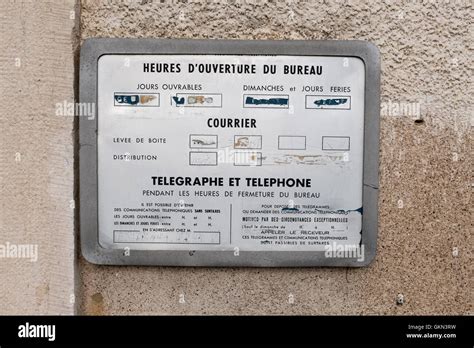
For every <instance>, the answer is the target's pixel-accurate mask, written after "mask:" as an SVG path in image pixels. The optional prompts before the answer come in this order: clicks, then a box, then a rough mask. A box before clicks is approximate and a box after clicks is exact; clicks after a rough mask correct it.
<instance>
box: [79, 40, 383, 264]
mask: <svg viewBox="0 0 474 348" xmlns="http://www.w3.org/2000/svg"><path fill="white" fill-rule="evenodd" d="M206 43H207V42H206ZM287 44H288V43H287ZM119 46H120V45H119ZM211 46H212V45H211ZM224 46H225V44H224ZM290 46H291V43H290ZM99 47H100V46H99ZM257 48H258V47H257ZM186 49H188V50H186ZM183 50H184V51H182V52H162V51H161V50H158V51H159V52H152V53H150V52H149V51H147V52H146V53H140V52H128V54H127V53H126V52H123V53H122V52H121V54H117V53H115V52H106V53H105V54H101V55H100V56H99V55H97V57H96V60H94V64H96V65H95V66H96V69H95V74H96V75H95V78H96V88H97V90H96V103H97V109H96V110H97V118H96V121H95V122H96V124H95V128H96V131H97V132H96V148H95V149H94V150H95V154H96V163H97V167H96V173H97V174H96V185H97V187H96V190H95V192H96V193H97V197H96V199H97V202H96V204H95V209H96V210H97V230H96V237H95V241H94V243H96V244H97V246H95V249H94V250H96V251H98V253H96V254H95V255H96V256H97V255H99V256H97V257H91V256H90V253H87V252H85V254H89V255H88V256H89V257H88V258H89V259H93V260H92V261H95V262H98V263H132V264H136V263H138V264H173V265H174V264H177V265H180V264H181V265H188V264H189V265H257V266H266V265H268V266H277V265H283V266H298V265H301V266H311V265H354V266H357V265H364V264H367V263H368V261H369V260H367V257H368V256H372V255H370V254H373V251H374V250H373V251H372V250H371V251H367V250H364V249H365V248H366V247H367V244H370V245H369V246H368V247H369V248H371V249H372V248H374V245H375V241H373V243H372V241H371V242H370V243H367V241H366V240H364V238H363V235H364V231H363V230H364V226H363V225H364V223H363V218H364V214H365V213H366V209H367V207H364V187H365V186H367V187H372V188H373V189H374V188H375V189H376V185H377V183H375V184H372V185H364V165H367V163H364V153H365V152H364V145H366V144H367V142H366V141H364V140H366V139H365V137H367V134H366V133H367V124H366V117H367V112H368V111H367V110H368V107H367V98H366V94H367V90H368V88H367V84H368V83H374V82H373V81H368V78H367V77H368V74H367V68H368V67H367V57H366V56H360V55H359V56H355V55H350V54H345V55H334V54H327V53H326V54H324V52H323V54H317V55H316V54H313V55H307V54H302V55H295V54H285V53H281V54H269V52H262V54H249V55H242V54H235V53H233V52H231V51H232V50H230V51H227V52H225V51H223V52H222V51H220V53H219V54H217V53H218V52H212V49H211V50H210V51H209V53H207V54H202V52H192V50H191V49H190V48H189V47H187V46H186V45H184V46H183ZM276 51H278V50H276ZM138 53H140V54H138ZM328 53H330V52H328ZM364 57H365V58H366V59H365V60H364ZM369 78H371V77H369ZM377 82H378V81H377ZM81 88H82V86H81ZM81 91H82V89H81ZM81 101H83V98H81ZM371 102H375V103H377V104H378V100H376V101H371ZM84 122H86V121H82V123H84ZM374 122H375V121H374ZM81 126H82V125H81ZM374 129H376V130H377V133H378V125H377V126H376V127H375V128H374ZM376 136H377V138H378V134H377V135H376ZM374 145H377V149H378V143H376V144H374ZM366 155H367V154H366ZM370 161H373V159H370ZM81 167H82V166H81ZM375 202H376V201H375ZM81 204H83V203H81ZM85 204H87V203H85ZM375 208H376V205H375ZM81 211H82V208H81ZM375 216H376V212H375ZM375 222H376V220H375ZM375 229H376V226H375ZM83 235H84V233H83ZM86 238H87V237H86ZM83 248H84V243H83ZM85 248H88V246H87V245H86V246H85ZM113 251H115V252H116V253H115V254H114V255H120V254H119V253H123V252H124V251H125V253H124V255H123V257H122V256H116V257H115V256H114V257H110V256H109V257H104V254H106V253H107V252H108V253H109V255H110V252H113ZM164 252H166V253H164ZM134 253H138V254H140V253H142V254H141V255H142V256H136V257H135V259H134V258H133V257H132V255H133V254H134ZM170 253H171V254H170ZM172 253H174V254H172ZM100 255H102V256H100ZM145 255H146V256H145ZM166 255H168V256H166ZM178 255H181V258H180V257H179V256H178ZM184 255H185V257H184ZM198 255H202V256H201V258H199V257H198ZM291 255H294V258H292V257H291ZM269 256H270V257H269ZM86 257H87V255H86ZM127 258H128V259H127ZM127 260H129V261H130V262H127ZM132 260H134V261H132Z"/></svg>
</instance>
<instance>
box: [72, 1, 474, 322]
mask: <svg viewBox="0 0 474 348" xmlns="http://www.w3.org/2000/svg"><path fill="white" fill-rule="evenodd" d="M81 20H82V28H81V29H82V38H83V39H85V38H89V37H137V38H138V37H151V38H210V39H211V38H212V39H218V38H222V39H224V38H226V39H229V38H232V39H363V40H370V41H372V42H374V43H375V44H377V45H378V46H379V48H380V51H381V55H382V60H383V62H382V102H384V103H385V104H384V105H387V104H388V103H392V104H390V105H388V106H389V108H388V110H387V109H385V110H384V109H383V110H382V111H383V114H384V115H383V116H382V120H381V126H382V130H381V152H380V154H381V165H380V173H381V180H380V223H379V226H380V228H379V239H378V254H377V257H376V259H375V261H374V262H373V263H372V265H371V266H370V267H368V268H364V269H344V268H340V269H329V268H326V269H321V268H319V269H318V268H313V269H301V268H300V269H256V268H253V269H242V268H238V269H235V268H234V269H224V268H213V269H209V268H163V267H100V266H94V265H92V264H89V263H87V262H86V261H84V260H82V261H81V264H80V268H81V273H82V284H83V287H82V290H83V293H84V298H83V303H82V305H81V310H82V311H83V312H85V313H90V314H104V313H105V314H119V313H134V314H138V313H145V314H147V313H148V314H151V313H159V314H184V313H186V314H203V313H207V314H210V313H213V314H271V313H286V314H360V313H364V314H467V313H472V305H473V297H472V288H473V283H472V238H471V235H472V231H473V224H472V221H473V219H472V213H473V211H472V201H471V192H472V183H473V177H472V140H471V133H470V132H471V126H472V117H473V107H472V95H473V93H474V88H473V83H472V75H473V71H472V69H473V66H474V62H473V57H474V47H473V30H474V23H473V6H472V3H471V2H469V1H456V2H455V1H424V2H422V1H416V0H415V1H403V2H401V1H399V2H397V1H385V2H375V1H374V2H368V1H367V2H359V1H335V2H329V1H326V2H312V1H311V2H310V1H306V2H300V1H292V2H283V1H273V2H271V3H266V2H262V1H258V2H257V1H237V2H234V1H225V2H224V1H214V2H211V3H207V4H206V3H202V2H192V1H191V2H188V3H187V4H179V3H177V2H173V3H170V2H169V1H164V3H161V2H159V1H141V2H129V1H125V2H122V1H117V2H111V1H107V2H96V1H83V2H82V18H81ZM409 102H418V103H420V105H421V109H420V111H421V117H422V118H423V121H418V122H415V121H414V119H413V117H412V116H415V117H416V110H414V112H412V113H410V112H408V111H410V110H408V109H407V110H406V111H405V112H403V115H401V116H400V115H398V116H397V110H396V109H395V107H396V106H394V105H399V106H400V103H409ZM397 103H398V104H397ZM453 248H457V249H453ZM456 250H457V253H456ZM181 294H184V299H185V302H184V303H180V302H179V298H180V295H181ZM290 294H292V295H293V296H294V303H293V304H291V303H289V301H288V299H289V295H290ZM398 294H403V295H404V304H402V305H397V304H396V298H397V295H398Z"/></svg>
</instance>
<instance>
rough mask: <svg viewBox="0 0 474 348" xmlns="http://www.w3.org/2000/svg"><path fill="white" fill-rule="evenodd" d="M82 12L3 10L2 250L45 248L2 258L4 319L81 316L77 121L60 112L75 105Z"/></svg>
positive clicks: (29, 5)
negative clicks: (33, 258) (61, 106)
mask: <svg viewBox="0 0 474 348" xmlns="http://www.w3.org/2000/svg"><path fill="white" fill-rule="evenodd" d="M77 9H78V8H76V4H75V1H72V0H70V1H61V2H59V1H57V2H54V1H41V2H37V1H1V2H0V23H1V27H0V95H1V101H2V107H1V108H0V132H1V133H0V244H2V245H3V246H5V245H7V244H6V243H10V245H17V244H33V245H37V247H38V261H37V262H30V261H29V259H26V258H0V314H72V313H74V301H71V299H73V298H72V297H71V295H73V294H74V209H72V208H71V200H73V188H74V175H73V174H74V152H73V144H74V142H73V138H74V133H73V123H74V122H73V121H74V120H73V117H64V116H56V114H55V111H56V110H55V104H56V103H59V102H63V101H64V100H67V101H69V102H72V101H73V98H74V87H73V84H74V56H73V42H74V36H73V28H74V26H75V25H76V23H77V20H78V18H77V16H76V10H77ZM75 17H76V18H75ZM76 41H77V40H76Z"/></svg>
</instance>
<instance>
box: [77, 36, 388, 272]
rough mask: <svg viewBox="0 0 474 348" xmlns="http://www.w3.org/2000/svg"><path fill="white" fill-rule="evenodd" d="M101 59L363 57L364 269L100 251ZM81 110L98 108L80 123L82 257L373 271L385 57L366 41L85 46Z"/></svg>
mask: <svg viewBox="0 0 474 348" xmlns="http://www.w3.org/2000/svg"><path fill="white" fill-rule="evenodd" d="M104 54H114V55H121V54H127V55H134V54H136V55H142V54H193V55H196V54H202V55H206V54H220V55H288V56H292V55H294V56H344V57H358V58H360V59H362V60H363V62H364V65H365V81H366V82H365V97H364V98H365V99H364V103H365V116H364V155H363V188H362V189H363V191H362V195H363V215H362V240H361V243H362V244H363V245H364V249H365V255H364V261H363V262H359V261H358V260H356V259H352V258H327V257H325V255H324V251H240V252H239V253H238V255H236V253H235V252H234V250H228V251H210V250H206V251H199V250H198V251H194V252H190V251H187V250H186V251H183V250H173V251H156V250H130V252H129V253H127V252H124V250H119V249H105V248H102V247H101V246H100V244H99V242H98V232H99V231H98V218H99V216H98V184H97V182H98V172H97V167H98V166H97V161H98V156H97V150H98V148H97V118H98V117H100V115H98V113H97V96H98V91H97V78H98V60H99V58H100V57H101V56H102V55H104ZM79 97H80V98H79V99H80V103H93V104H90V105H94V106H95V117H94V118H93V119H89V118H87V117H81V118H80V121H79V126H80V127H79V128H80V129H79V132H80V136H79V165H80V168H79V170H80V231H81V232H80V240H81V250H82V255H83V256H84V257H85V259H86V260H88V261H89V262H91V263H95V264H104V265H105V264H107V265H169V266H256V267H313V266H346V267H347V266H349V267H361V266H366V265H368V264H369V263H370V262H371V261H372V259H373V258H374V257H375V254H376V245H377V243H376V242H377V232H378V185H379V179H378V169H379V165H378V164H379V113H380V54H379V50H378V48H377V47H376V46H374V45H373V44H371V43H369V42H365V41H237V40H162V39H102V38H94V39H87V40H85V42H84V43H83V45H82V48H81V55H80V88H79Z"/></svg>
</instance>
